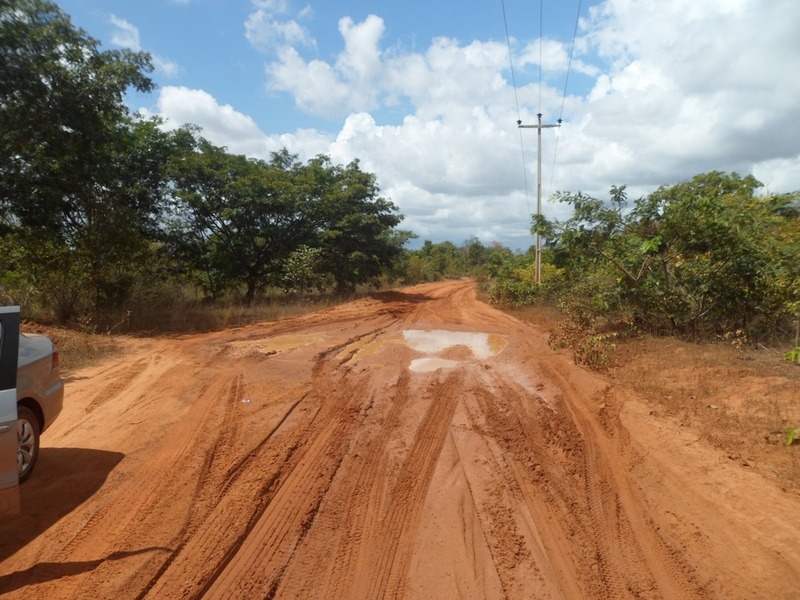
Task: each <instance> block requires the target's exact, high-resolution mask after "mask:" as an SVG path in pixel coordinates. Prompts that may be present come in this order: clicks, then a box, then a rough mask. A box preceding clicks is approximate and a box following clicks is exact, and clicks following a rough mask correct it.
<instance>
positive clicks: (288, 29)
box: [244, 9, 314, 50]
mask: <svg viewBox="0 0 800 600" xmlns="http://www.w3.org/2000/svg"><path fill="white" fill-rule="evenodd" d="M244 28H245V38H247V41H248V42H250V44H251V45H252V46H253V47H255V48H258V49H260V50H271V49H274V48H277V47H280V46H285V45H288V46H295V45H308V46H311V45H313V43H314V40H313V38H312V37H311V35H310V34H309V32H308V30H307V29H305V28H304V27H303V26H302V25H300V24H299V23H298V22H297V21H294V20H289V21H279V20H277V19H275V18H274V14H273V13H272V12H270V11H269V10H266V9H261V10H257V11H255V12H253V13H251V14H250V16H249V17H248V18H247V21H245V24H244Z"/></svg>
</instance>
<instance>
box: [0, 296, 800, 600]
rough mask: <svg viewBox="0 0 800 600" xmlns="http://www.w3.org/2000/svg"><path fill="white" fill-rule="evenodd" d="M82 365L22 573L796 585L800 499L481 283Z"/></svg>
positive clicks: (563, 589) (276, 593)
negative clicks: (664, 415)
mask: <svg viewBox="0 0 800 600" xmlns="http://www.w3.org/2000/svg"><path fill="white" fill-rule="evenodd" d="M126 345H127V351H126V354H125V355H124V356H123V357H118V358H116V359H114V360H112V361H109V362H105V363H104V364H102V365H101V366H98V367H93V368H90V369H85V370H82V371H79V372H76V373H75V374H74V375H73V376H72V377H71V379H70V381H68V383H67V397H66V406H65V410H64V413H63V414H62V415H61V417H60V418H59V421H57V422H56V423H55V424H54V425H53V427H52V428H51V430H49V431H48V432H47V433H46V434H45V436H44V438H43V450H42V453H41V457H40V463H39V465H38V467H37V473H36V474H35V475H34V477H33V479H32V480H31V481H30V482H28V483H27V484H25V485H24V486H22V487H21V488H20V492H21V498H22V504H23V507H24V514H23V515H21V516H20V517H19V518H17V519H15V520H13V521H6V522H3V523H0V560H1V561H2V562H1V563H0V593H2V594H3V597H4V598H9V599H11V598H31V597H36V598H47V599H49V600H53V599H55V600H60V599H75V598H87V599H89V598H91V599H97V598H100V599H104V598H114V599H139V598H158V599H163V598H169V599H173V598H237V599H239V598H241V599H250V598H314V599H316V598H319V599H336V598H341V599H351V598H353V599H360V598H409V599H411V598H436V599H448V598H489V599H495V598H509V599H517V598H519V599H523V598H524V599H528V598H553V599H560V598H591V599H599V598H664V599H670V600H672V599H690V598H698V599H699V598H720V599H722V598H724V599H726V600H731V599H737V598H742V599H745V598H773V599H777V598H787V599H788V598H797V597H798V594H800V591H799V590H800V497H798V495H796V494H791V493H786V492H783V491H781V489H780V488H779V487H778V486H777V485H775V484H774V482H771V481H769V480H767V479H765V478H764V477H762V476H760V475H759V474H757V473H754V472H750V471H748V470H747V469H745V468H743V467H741V466H739V465H737V464H735V463H731V462H730V461H727V462H725V461H722V460H721V459H720V456H719V451H718V450H716V449H714V448H713V447H711V446H709V445H707V444H704V443H703V442H702V441H701V440H698V438H697V436H696V435H693V434H692V431H691V430H689V429H684V428H681V427H680V426H679V425H677V424H676V423H674V422H672V421H670V420H667V419H659V418H658V417H657V416H654V415H653V414H652V411H649V410H648V409H647V407H646V404H645V403H643V401H642V399H639V398H636V397H634V396H632V395H630V394H628V393H627V392H624V391H622V390H619V389H616V388H615V387H614V386H613V385H611V384H609V383H608V381H607V380H606V379H604V378H602V377H600V376H598V375H594V374H591V373H589V372H587V371H585V370H583V369H581V368H578V367H576V366H574V365H573V364H572V363H571V362H570V361H569V360H568V359H567V358H566V357H564V356H561V355H559V354H554V353H553V352H552V351H551V350H550V349H549V348H548V346H547V340H546V335H545V334H544V333H542V332H540V331H538V330H536V329H534V328H533V327H531V326H530V325H526V324H524V323H522V322H520V321H518V320H516V319H513V318H511V317H509V316H507V315H506V314H504V313H502V312H499V311H496V310H494V309H492V308H490V307H488V306H487V305H485V304H482V303H480V302H478V301H476V299H475V290H474V284H473V283H471V282H468V281H460V282H448V283H437V284H430V285H424V286H417V287H414V288H405V289H403V290H401V291H399V292H389V293H383V294H378V295H376V296H374V297H371V298H368V299H363V300H359V301H357V302H353V303H350V304H347V305H344V306H340V307H337V308H334V309H329V310H325V311H321V312H318V313H314V314H312V315H308V316H305V317H301V318H296V319H290V320H285V321H280V322H277V323H266V324H261V325H257V326H250V327H245V328H241V329H235V330H228V331H224V332H221V333H215V334H207V335H199V336H192V337H182V338H177V339H155V340H153V339H150V340H140V339H133V340H129V341H128V342H126Z"/></svg>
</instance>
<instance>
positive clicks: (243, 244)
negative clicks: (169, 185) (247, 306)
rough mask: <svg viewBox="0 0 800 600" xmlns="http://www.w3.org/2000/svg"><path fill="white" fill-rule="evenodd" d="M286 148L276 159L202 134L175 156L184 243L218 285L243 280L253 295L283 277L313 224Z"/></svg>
mask: <svg viewBox="0 0 800 600" xmlns="http://www.w3.org/2000/svg"><path fill="white" fill-rule="evenodd" d="M296 168H297V165H296V164H295V163H294V162H293V160H290V161H289V162H288V163H287V155H286V154H285V153H276V154H274V155H273V158H272V161H271V162H269V163H268V162H265V161H261V160H256V159H250V158H247V157H245V156H241V155H233V154H229V153H228V152H227V150H226V149H225V148H221V147H218V146H214V145H213V144H211V143H210V142H208V141H206V140H204V139H202V138H201V139H199V140H197V142H196V147H194V148H192V149H190V151H189V152H187V153H186V154H184V155H183V156H180V157H179V158H178V159H177V160H175V161H173V169H174V170H173V176H174V181H175V186H176V192H175V198H176V207H175V218H174V219H173V223H172V231H173V237H174V239H176V240H177V244H176V245H177V247H178V248H179V249H180V252H181V253H182V255H183V256H184V257H185V259H186V260H187V261H188V263H189V264H190V265H192V266H193V267H194V268H195V269H196V271H197V272H199V273H202V274H204V276H205V279H204V284H205V287H206V288H207V289H208V290H209V291H211V292H212V293H213V292H215V291H218V290H220V289H225V288H226V287H231V286H235V285H237V284H243V285H244V287H245V300H246V301H247V302H248V303H250V302H252V300H253V298H254V297H255V294H256V292H257V291H258V289H259V288H260V287H263V286H264V285H265V284H267V283H275V284H278V283H279V280H280V276H281V273H282V271H283V265H284V262H285V261H286V260H287V259H288V257H289V256H290V255H291V254H292V252H294V251H295V250H296V249H297V248H298V247H299V246H300V245H301V244H303V243H305V242H306V241H307V240H308V238H309V236H310V232H311V226H310V222H309V217H308V215H307V212H306V211H305V210H303V208H302V207H301V206H300V201H301V200H300V198H301V197H300V195H299V194H298V193H297V190H296V189H295V184H294V181H293V173H292V171H293V170H295V169H296Z"/></svg>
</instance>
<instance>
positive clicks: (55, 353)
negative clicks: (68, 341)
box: [50, 344, 61, 371]
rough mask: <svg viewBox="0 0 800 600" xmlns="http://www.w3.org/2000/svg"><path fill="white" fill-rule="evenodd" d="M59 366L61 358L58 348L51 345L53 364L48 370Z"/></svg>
mask: <svg viewBox="0 0 800 600" xmlns="http://www.w3.org/2000/svg"><path fill="white" fill-rule="evenodd" d="M60 364H61V356H60V355H59V353H58V346H56V345H55V344H53V362H52V364H51V365H50V370H51V371H52V370H53V369H57V368H58V366H59V365H60Z"/></svg>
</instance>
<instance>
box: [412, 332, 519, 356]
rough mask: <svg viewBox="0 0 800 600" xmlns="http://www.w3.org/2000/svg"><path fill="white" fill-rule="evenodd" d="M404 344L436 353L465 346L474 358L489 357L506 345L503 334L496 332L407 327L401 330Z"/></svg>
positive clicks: (422, 350)
mask: <svg viewBox="0 0 800 600" xmlns="http://www.w3.org/2000/svg"><path fill="white" fill-rule="evenodd" d="M403 339H404V340H405V342H406V344H408V345H409V346H411V347H412V348H413V349H414V350H418V351H419V352H426V353H430V354H438V353H440V352H444V351H445V350H447V349H449V348H453V347H455V346H466V347H467V348H469V349H470V350H471V351H472V354H474V355H475V358H480V359H484V358H489V357H491V356H494V355H495V354H499V353H500V352H502V350H503V348H505V347H506V338H505V336H502V335H498V334H496V333H472V332H469V331H447V330H444V329H408V330H406V331H404V332H403Z"/></svg>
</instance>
